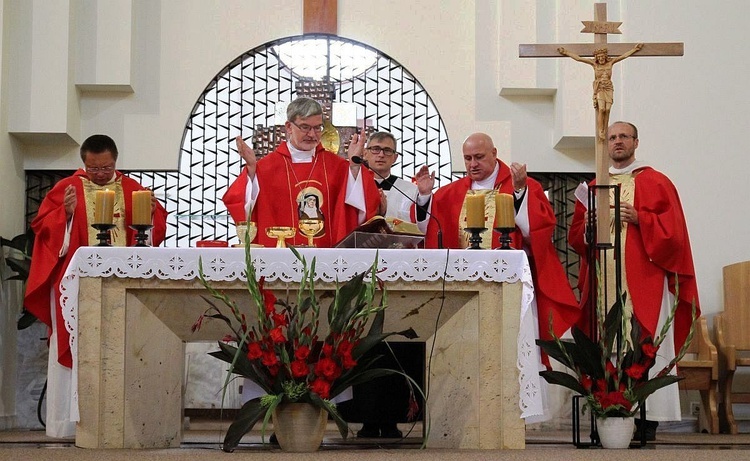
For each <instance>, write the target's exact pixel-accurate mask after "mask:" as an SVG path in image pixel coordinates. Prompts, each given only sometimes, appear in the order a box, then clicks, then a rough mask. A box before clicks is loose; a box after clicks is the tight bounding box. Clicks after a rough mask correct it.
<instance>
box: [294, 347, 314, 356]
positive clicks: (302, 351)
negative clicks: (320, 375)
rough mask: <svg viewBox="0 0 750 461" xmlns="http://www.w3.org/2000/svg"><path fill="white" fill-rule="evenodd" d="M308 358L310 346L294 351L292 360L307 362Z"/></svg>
mask: <svg viewBox="0 0 750 461" xmlns="http://www.w3.org/2000/svg"><path fill="white" fill-rule="evenodd" d="M308 357H310V346H307V345H304V346H300V347H298V348H297V349H296V350H295V351H294V358H295V359H297V360H307V358H308Z"/></svg>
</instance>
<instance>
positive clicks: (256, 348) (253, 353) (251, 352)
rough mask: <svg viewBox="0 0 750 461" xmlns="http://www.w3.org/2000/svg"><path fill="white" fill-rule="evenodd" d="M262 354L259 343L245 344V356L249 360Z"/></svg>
mask: <svg viewBox="0 0 750 461" xmlns="http://www.w3.org/2000/svg"><path fill="white" fill-rule="evenodd" d="M262 355H263V349H261V348H260V343H257V342H255V343H250V344H248V345H247V358H248V359H249V360H256V359H259V358H260V357H261V356H262Z"/></svg>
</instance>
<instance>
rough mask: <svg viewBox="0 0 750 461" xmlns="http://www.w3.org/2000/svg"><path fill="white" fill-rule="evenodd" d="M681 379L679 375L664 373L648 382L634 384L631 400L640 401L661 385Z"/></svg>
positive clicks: (664, 385) (667, 384)
mask: <svg viewBox="0 0 750 461" xmlns="http://www.w3.org/2000/svg"><path fill="white" fill-rule="evenodd" d="M681 379H683V378H682V377H681V376H675V375H664V376H658V377H656V378H652V379H650V380H649V381H648V382H646V383H643V384H642V385H639V386H636V387H635V388H634V389H633V400H637V401H642V400H644V399H645V398H646V397H648V396H649V395H651V394H653V393H654V392H656V391H658V390H659V389H661V388H662V387H666V386H669V385H670V384H674V383H676V382H677V381H679V380H681Z"/></svg>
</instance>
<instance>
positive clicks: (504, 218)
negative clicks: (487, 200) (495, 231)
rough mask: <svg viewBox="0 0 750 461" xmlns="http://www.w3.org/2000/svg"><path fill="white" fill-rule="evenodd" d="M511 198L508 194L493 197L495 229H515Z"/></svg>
mask: <svg viewBox="0 0 750 461" xmlns="http://www.w3.org/2000/svg"><path fill="white" fill-rule="evenodd" d="M515 211H516V210H515V208H514V206H513V196H512V195H510V194H496V195H495V227H496V228H499V229H509V228H514V227H516V217H515Z"/></svg>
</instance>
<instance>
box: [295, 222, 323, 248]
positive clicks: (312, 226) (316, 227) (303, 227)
mask: <svg viewBox="0 0 750 461" xmlns="http://www.w3.org/2000/svg"><path fill="white" fill-rule="evenodd" d="M322 230H323V220H322V219H300V220H299V232H300V234H302V235H304V236H305V237H307V246H309V247H314V246H315V243H314V242H313V239H314V238H315V236H316V235H318V234H319V233H320V231H322Z"/></svg>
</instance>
